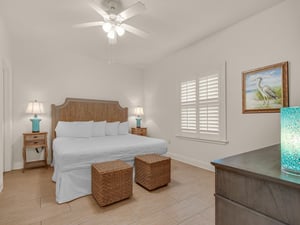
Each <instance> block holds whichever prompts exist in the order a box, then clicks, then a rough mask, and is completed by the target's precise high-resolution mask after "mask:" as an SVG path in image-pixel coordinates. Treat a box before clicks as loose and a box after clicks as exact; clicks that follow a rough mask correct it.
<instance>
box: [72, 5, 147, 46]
mask: <svg viewBox="0 0 300 225" xmlns="http://www.w3.org/2000/svg"><path fill="white" fill-rule="evenodd" d="M89 5H90V7H91V8H92V9H94V10H95V11H96V12H97V13H98V14H100V15H101V16H102V17H103V20H104V21H94V22H88V23H81V24H77V25H74V27H80V28H82V27H97V26H102V28H103V30H104V31H105V32H106V33H107V38H108V42H109V44H115V43H117V38H118V37H121V36H123V35H124V34H125V31H128V32H130V33H132V34H135V35H138V36H140V37H143V38H146V37H147V36H148V34H147V33H145V32H144V31H142V30H140V29H138V28H135V27H133V26H131V25H128V24H126V23H124V22H125V21H126V20H127V19H129V18H131V17H133V16H135V15H137V14H139V13H141V12H142V11H144V10H145V9H146V7H145V5H144V4H143V3H142V2H140V1H138V2H136V3H135V4H133V5H132V6H130V7H129V8H127V9H124V10H122V4H121V2H120V0H103V1H102V5H103V6H104V7H105V8H106V10H104V9H103V8H101V7H100V6H99V5H98V4H96V3H94V2H90V3H89Z"/></svg>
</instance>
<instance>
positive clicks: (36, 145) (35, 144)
mask: <svg viewBox="0 0 300 225" xmlns="http://www.w3.org/2000/svg"><path fill="white" fill-rule="evenodd" d="M47 134H48V133H47V132H38V133H23V161H24V167H23V172H24V170H25V169H27V168H35V167H42V166H45V167H46V168H47V166H48V165H47V157H48V145H47ZM27 150H35V151H37V152H39V151H40V150H44V151H45V152H44V153H45V154H44V159H43V160H36V161H31V162H27V157H26V152H27Z"/></svg>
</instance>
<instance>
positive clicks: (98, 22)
mask: <svg viewBox="0 0 300 225" xmlns="http://www.w3.org/2000/svg"><path fill="white" fill-rule="evenodd" d="M103 24H104V21H96V22H88V23H80V24H76V25H74V26H73V27H74V28H84V27H97V26H103Z"/></svg>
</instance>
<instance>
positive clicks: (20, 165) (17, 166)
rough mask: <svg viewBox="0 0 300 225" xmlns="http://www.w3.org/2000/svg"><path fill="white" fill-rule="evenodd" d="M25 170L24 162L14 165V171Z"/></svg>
mask: <svg viewBox="0 0 300 225" xmlns="http://www.w3.org/2000/svg"><path fill="white" fill-rule="evenodd" d="M19 169H23V162H15V163H14V164H13V170H19Z"/></svg>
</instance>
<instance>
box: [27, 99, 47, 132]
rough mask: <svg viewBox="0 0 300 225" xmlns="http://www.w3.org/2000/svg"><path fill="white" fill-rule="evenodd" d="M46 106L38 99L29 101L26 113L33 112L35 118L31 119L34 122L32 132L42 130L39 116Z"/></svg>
mask: <svg viewBox="0 0 300 225" xmlns="http://www.w3.org/2000/svg"><path fill="white" fill-rule="evenodd" d="M44 112H45V111H44V106H43V104H42V103H41V102H38V101H37V100H35V101H33V102H29V103H28V105H27V108H26V113H29V114H33V115H34V116H33V118H31V119H30V121H31V122H32V132H33V133H35V132H40V121H41V119H40V118H38V114H42V113H44Z"/></svg>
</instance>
